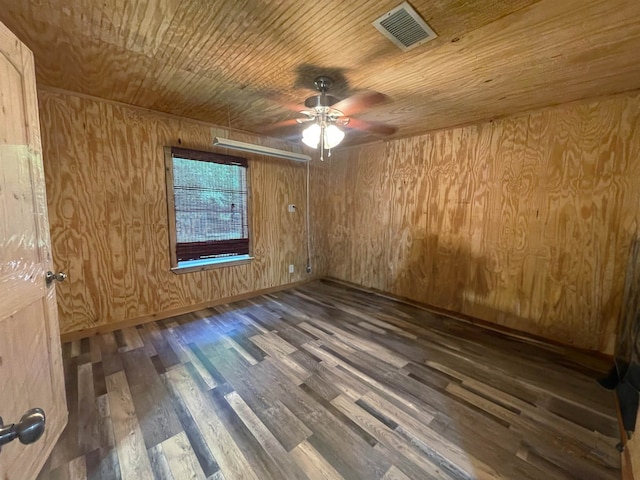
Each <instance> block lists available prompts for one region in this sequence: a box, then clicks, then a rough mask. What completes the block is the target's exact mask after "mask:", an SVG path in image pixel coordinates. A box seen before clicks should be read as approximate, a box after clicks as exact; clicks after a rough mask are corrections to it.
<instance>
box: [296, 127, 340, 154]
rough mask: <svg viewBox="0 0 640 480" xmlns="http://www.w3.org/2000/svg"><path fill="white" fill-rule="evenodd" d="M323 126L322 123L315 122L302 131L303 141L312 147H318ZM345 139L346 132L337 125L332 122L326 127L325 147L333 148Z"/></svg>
mask: <svg viewBox="0 0 640 480" xmlns="http://www.w3.org/2000/svg"><path fill="white" fill-rule="evenodd" d="M321 134H322V128H321V127H320V124H318V123H314V124H312V125H309V126H308V127H307V128H305V129H304V130H303V131H302V143H304V144H305V145H308V146H309V147H311V148H318V145H319V144H320V135H321ZM342 140H344V132H343V131H342V130H340V129H339V128H338V127H337V126H336V125H334V124H330V125H328V126H327V127H325V128H324V148H326V149H331V148H334V147H336V146H338V145H339V144H340V142H342Z"/></svg>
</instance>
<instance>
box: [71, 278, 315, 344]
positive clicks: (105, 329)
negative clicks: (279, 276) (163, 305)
mask: <svg viewBox="0 0 640 480" xmlns="http://www.w3.org/2000/svg"><path fill="white" fill-rule="evenodd" d="M313 280H316V278H310V279H306V280H301V281H299V282H293V283H286V284H284V285H278V286H276V287H269V288H263V289H261V290H254V291H252V292H247V293H241V294H238V295H233V296H231V297H224V298H216V299H214V300H208V301H206V302H201V303H196V304H194V305H189V306H187V307H181V308H175V309H173V310H167V311H164V312H157V313H152V314H150V315H143V316H142V317H136V318H129V319H127V320H122V321H120V322H112V323H105V324H103V325H97V326H95V327H91V328H85V329H82V330H75V331H73V332H65V333H63V334H61V335H60V339H61V340H62V342H63V343H65V342H72V341H75V340H81V339H83V338H87V337H92V336H94V335H102V334H103V333H109V332H113V331H115V330H120V329H122V328H129V327H135V326H137V325H143V324H145V323H149V322H155V321H156V320H164V319H165V318H170V317H175V316H177V315H184V314H185V313H191V312H195V311H198V310H202V309H203V308H210V307H215V306H216V305H223V304H225V303H233V302H239V301H240V300H246V299H248V298H253V297H259V296H260V295H266V294H268V293H273V292H279V291H281V290H286V289H289V288H295V287H298V286H300V285H304V284H305V283H309V282H312V281H313Z"/></svg>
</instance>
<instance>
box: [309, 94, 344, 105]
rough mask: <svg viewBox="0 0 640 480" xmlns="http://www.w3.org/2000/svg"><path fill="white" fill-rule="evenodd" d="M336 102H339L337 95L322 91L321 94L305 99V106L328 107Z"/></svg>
mask: <svg viewBox="0 0 640 480" xmlns="http://www.w3.org/2000/svg"><path fill="white" fill-rule="evenodd" d="M335 103H338V99H337V98H336V97H334V96H333V95H327V94H326V93H324V92H322V93H321V94H320V95H314V96H313V97H309V98H307V99H306V100H305V101H304V106H305V107H307V108H328V107H330V106H331V105H333V104H335Z"/></svg>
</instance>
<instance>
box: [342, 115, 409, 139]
mask: <svg viewBox="0 0 640 480" xmlns="http://www.w3.org/2000/svg"><path fill="white" fill-rule="evenodd" d="M348 120H349V121H348V123H347V124H346V127H347V128H353V129H355V130H361V131H363V132H369V133H375V134H376V135H392V134H394V133H396V132H397V131H398V129H397V128H396V127H393V126H391V125H386V124H384V123H374V122H367V121H366V120H359V119H357V118H349V119H348Z"/></svg>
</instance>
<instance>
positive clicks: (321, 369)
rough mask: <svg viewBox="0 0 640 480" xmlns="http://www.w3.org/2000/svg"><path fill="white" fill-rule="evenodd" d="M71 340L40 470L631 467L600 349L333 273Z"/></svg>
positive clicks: (80, 474) (140, 474)
mask: <svg viewBox="0 0 640 480" xmlns="http://www.w3.org/2000/svg"><path fill="white" fill-rule="evenodd" d="M63 351H64V357H65V369H66V371H65V376H66V388H67V396H68V404H69V413H70V416H69V425H68V427H67V429H66V431H65V432H64V434H63V436H62V438H61V439H60V441H59V442H58V444H57V445H56V447H55V449H54V451H53V453H52V455H51V458H50V459H49V461H48V462H47V465H46V466H45V470H43V473H42V474H41V476H40V478H42V479H45V478H51V479H65V480H66V479H85V478H87V479H104V480H106V479H119V478H123V479H135V480H143V479H150V478H161V479H165V478H166V479H175V480H182V479H186V478H197V479H217V480H220V479H226V480H236V479H242V480H266V479H278V480H281V479H298V478H300V479H306V478H309V479H340V478H344V479H366V480H374V479H385V480H401V479H407V478H411V479H415V480H418V479H420V480H423V479H431V478H442V479H472V478H479V479H518V480H523V479H551V478H561V479H565V478H577V479H613V478H619V477H620V471H619V463H620V461H619V454H618V452H617V451H616V450H615V444H616V442H617V440H616V436H617V435H618V431H617V424H616V420H615V411H614V409H613V400H612V397H611V396H610V394H609V393H608V392H606V391H604V390H602V389H600V388H599V387H598V385H597V384H596V383H595V381H594V380H593V378H594V377H596V376H597V375H598V373H599V370H600V369H602V368H605V367H606V366H604V365H602V363H601V361H599V360H596V359H593V358H590V357H588V356H585V355H583V354H580V353H576V352H571V351H569V350H565V349H562V348H559V347H551V346H544V345H534V344H532V343H528V342H525V341H520V340H517V339H511V338H507V337H505V336H502V335H500V334H498V333H495V332H491V331H488V330H483V329H481V328H479V327H476V326H472V325H469V324H466V323H462V322H458V321H455V320H451V319H447V318H443V317H437V316H435V315H433V314H430V313H428V312H425V311H423V310H420V309H417V308H414V307H411V306H408V305H405V304H400V303H396V302H393V301H391V300H389V299H386V298H382V297H379V296H374V295H371V294H368V293H364V292H360V291H357V290H353V289H349V288H347V287H344V286H342V285H339V284H336V283H331V282H327V281H318V282H314V283H310V284H307V285H305V286H303V287H299V288H296V289H293V290H289V291H285V292H280V293H276V294H271V295H265V296H261V297H257V298H255V299H252V300H248V301H243V302H239V303H236V304H232V305H226V306H223V307H218V308H214V309H208V310H203V311H200V312H197V313H194V314H189V315H183V316H180V317H176V318H172V319H168V320H163V321H159V322H156V323H150V324H146V325H144V326H139V327H137V328H129V329H124V330H120V331H117V332H115V333H111V334H106V335H102V336H99V337H92V338H90V339H85V340H82V341H77V342H73V343H69V344H66V345H64V347H63Z"/></svg>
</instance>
